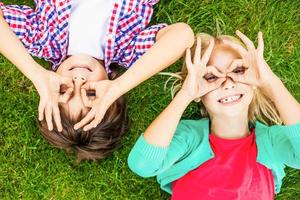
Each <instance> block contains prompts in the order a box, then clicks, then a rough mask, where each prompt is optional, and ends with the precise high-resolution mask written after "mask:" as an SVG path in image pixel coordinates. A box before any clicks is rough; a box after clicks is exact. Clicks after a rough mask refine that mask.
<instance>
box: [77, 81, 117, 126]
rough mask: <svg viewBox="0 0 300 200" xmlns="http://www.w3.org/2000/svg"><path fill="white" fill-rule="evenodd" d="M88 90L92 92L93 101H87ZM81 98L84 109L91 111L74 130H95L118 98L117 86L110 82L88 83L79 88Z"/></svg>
mask: <svg viewBox="0 0 300 200" xmlns="http://www.w3.org/2000/svg"><path fill="white" fill-rule="evenodd" d="M88 90H94V91H95V92H96V97H95V99H94V100H90V99H88V97H87V95H86V93H87V91H88ZM81 97H82V100H83V103H84V105H85V106H86V107H90V108H91V110H90V111H89V112H88V114H87V115H86V116H85V117H84V118H83V119H82V120H81V121H80V122H78V123H77V124H75V126H74V128H75V129H79V128H81V127H83V126H84V128H83V130H84V131H88V130H90V129H92V128H95V127H96V126H97V125H98V124H99V123H100V122H101V120H102V119H103V117H104V115H105V113H106V111H107V109H108V108H109V107H110V105H111V104H112V103H113V102H114V101H115V100H116V99H117V98H119V97H120V96H119V95H118V86H117V85H116V84H115V82H114V81H112V80H101V81H97V82H88V83H86V84H84V85H83V86H82V87H81Z"/></svg>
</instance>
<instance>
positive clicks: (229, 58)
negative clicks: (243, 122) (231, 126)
mask: <svg viewBox="0 0 300 200" xmlns="http://www.w3.org/2000/svg"><path fill="white" fill-rule="evenodd" d="M235 59H240V55H239V54H238V53H237V52H235V51H234V50H233V49H231V48H230V47H228V46H226V45H224V44H220V45H218V46H216V47H215V49H214V50H213V52H212V54H211V57H210V60H209V63H208V65H213V66H215V67H216V68H217V70H219V71H220V72H221V73H224V74H226V73H229V71H228V68H229V67H230V66H231V64H232V62H233V61H234V60H235ZM233 71H234V69H233ZM240 73H241V72H240ZM253 95H254V94H253V88H252V86H250V85H247V84H243V83H239V82H235V81H233V80H232V79H231V78H230V77H228V76H227V77H226V80H225V82H223V84H222V85H221V86H220V87H219V88H218V89H216V90H214V91H212V92H210V93H208V94H206V95H205V96H204V97H203V104H204V106H205V107H206V109H207V111H208V113H209V115H210V116H226V117H240V116H243V115H244V114H247V115H248V108H249V105H250V103H251V101H252V99H253Z"/></svg>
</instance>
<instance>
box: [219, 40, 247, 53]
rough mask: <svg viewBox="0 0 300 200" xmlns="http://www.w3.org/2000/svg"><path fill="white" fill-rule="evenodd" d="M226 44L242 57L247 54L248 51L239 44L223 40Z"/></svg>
mask: <svg viewBox="0 0 300 200" xmlns="http://www.w3.org/2000/svg"><path fill="white" fill-rule="evenodd" d="M223 42H224V44H226V45H228V46H230V47H231V48H232V49H234V50H236V51H237V52H238V53H239V54H240V55H241V56H242V57H243V55H245V54H247V51H246V49H245V48H244V47H242V46H241V45H239V44H236V43H234V42H232V41H229V40H223Z"/></svg>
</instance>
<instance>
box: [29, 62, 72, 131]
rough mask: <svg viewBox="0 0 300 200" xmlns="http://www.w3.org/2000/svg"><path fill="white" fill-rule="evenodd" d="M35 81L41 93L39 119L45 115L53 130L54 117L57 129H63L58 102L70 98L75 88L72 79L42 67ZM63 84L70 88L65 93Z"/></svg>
mask: <svg viewBox="0 0 300 200" xmlns="http://www.w3.org/2000/svg"><path fill="white" fill-rule="evenodd" d="M33 83H34V85H35V88H36V89H37V91H38V93H39V95H40V103H39V120H40V121H41V120H43V119H44V116H45V118H46V122H47V125H48V129H49V130H50V131H51V130H52V129H53V123H52V117H53V118H54V121H55V124H56V127H57V130H58V131H62V125H61V118H60V113H59V108H58V103H66V102H67V101H68V100H69V98H70V96H71V94H72V92H73V88H74V85H73V81H72V79H71V78H66V77H62V76H60V75H58V74H57V73H55V72H52V71H48V70H45V69H43V68H42V69H41V71H40V73H38V75H37V78H36V79H35V80H34V81H33ZM61 86H66V87H67V88H68V89H67V90H66V92H64V94H61V93H60V88H61Z"/></svg>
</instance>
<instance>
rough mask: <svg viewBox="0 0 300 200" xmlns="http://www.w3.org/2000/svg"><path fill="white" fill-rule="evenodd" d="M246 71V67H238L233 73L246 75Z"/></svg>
mask: <svg viewBox="0 0 300 200" xmlns="http://www.w3.org/2000/svg"><path fill="white" fill-rule="evenodd" d="M245 71H246V68H245V67H237V68H235V69H234V70H233V71H232V72H233V73H236V74H244V73H245Z"/></svg>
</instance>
